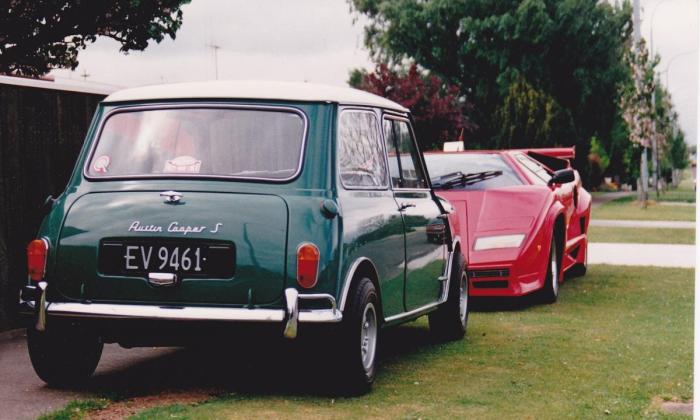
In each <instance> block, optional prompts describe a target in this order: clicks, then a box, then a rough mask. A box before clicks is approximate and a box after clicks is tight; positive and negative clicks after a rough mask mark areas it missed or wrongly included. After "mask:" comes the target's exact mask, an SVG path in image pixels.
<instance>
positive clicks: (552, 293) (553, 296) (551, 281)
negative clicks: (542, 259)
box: [541, 236, 560, 303]
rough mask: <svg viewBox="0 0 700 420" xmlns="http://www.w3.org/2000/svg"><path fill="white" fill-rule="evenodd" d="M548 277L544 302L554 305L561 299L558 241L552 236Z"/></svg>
mask: <svg viewBox="0 0 700 420" xmlns="http://www.w3.org/2000/svg"><path fill="white" fill-rule="evenodd" d="M547 261H548V262H547V275H546V276H545V280H544V287H543V288H542V292H541V294H542V300H543V301H544V302H545V303H554V302H556V301H557V298H558V297H559V272H560V270H559V257H558V253H557V241H556V239H555V238H554V236H552V243H551V245H550V247H549V259H548V260H547Z"/></svg>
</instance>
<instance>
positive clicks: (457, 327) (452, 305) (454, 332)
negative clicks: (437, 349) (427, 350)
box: [428, 252, 469, 341]
mask: <svg viewBox="0 0 700 420" xmlns="http://www.w3.org/2000/svg"><path fill="white" fill-rule="evenodd" d="M449 287H450V290H449V292H448V295H447V301H445V303H443V304H442V305H440V307H438V309H437V310H436V311H435V312H432V313H430V314H428V323H429V325H430V332H431V333H432V334H433V336H434V337H435V338H437V339H438V340H440V341H451V340H459V339H461V338H463V337H464V335H465V334H466V332H467V323H468V321H469V279H468V278H467V271H466V267H465V265H464V257H463V256H462V253H461V252H460V253H459V254H458V255H457V256H456V257H455V260H454V261H453V263H452V272H451V273H450V285H449Z"/></svg>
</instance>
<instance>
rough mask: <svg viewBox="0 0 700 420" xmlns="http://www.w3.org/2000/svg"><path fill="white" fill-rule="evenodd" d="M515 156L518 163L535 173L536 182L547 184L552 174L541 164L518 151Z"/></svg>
mask: <svg viewBox="0 0 700 420" xmlns="http://www.w3.org/2000/svg"><path fill="white" fill-rule="evenodd" d="M515 158H516V159H517V160H518V163H520V166H522V167H523V168H525V169H526V170H527V171H529V172H531V173H532V174H534V175H535V181H537V183H538V184H542V185H547V183H548V182H549V180H550V179H552V176H551V175H550V174H549V172H547V170H546V169H544V168H543V167H542V165H540V164H539V163H537V162H535V161H534V160H532V159H530V158H529V157H527V156H525V155H523V154H520V153H518V154H517V155H516V156H515ZM540 181H541V182H540Z"/></svg>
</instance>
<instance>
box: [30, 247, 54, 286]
mask: <svg viewBox="0 0 700 420" xmlns="http://www.w3.org/2000/svg"><path fill="white" fill-rule="evenodd" d="M48 253H49V242H48V241H47V240H46V239H34V240H33V241H31V242H30V243H29V245H28V246H27V271H28V273H29V278H30V279H32V280H34V281H41V280H43V278H44V274H46V256H47V255H48Z"/></svg>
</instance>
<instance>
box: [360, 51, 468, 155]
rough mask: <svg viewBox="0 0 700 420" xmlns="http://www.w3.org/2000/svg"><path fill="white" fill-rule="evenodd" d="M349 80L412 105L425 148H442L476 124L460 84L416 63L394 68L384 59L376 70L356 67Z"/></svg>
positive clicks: (419, 136)
mask: <svg viewBox="0 0 700 420" xmlns="http://www.w3.org/2000/svg"><path fill="white" fill-rule="evenodd" d="M348 84H349V85H350V86H352V87H354V88H357V89H362V90H365V91H368V92H371V93H374V94H375V95H379V96H383V97H385V98H388V99H391V100H392V101H394V102H397V103H399V104H401V105H403V106H405V107H406V108H409V109H410V110H411V111H412V112H411V113H412V115H413V122H414V124H413V129H414V130H415V131H416V137H417V138H418V141H419V142H420V145H421V148H422V149H424V150H426V149H427V150H430V149H440V148H442V144H443V142H445V141H456V140H458V139H459V138H460V137H461V136H462V134H463V133H464V132H465V131H466V132H471V131H473V130H474V129H475V128H476V127H475V126H474V125H473V124H472V123H471V122H470V121H469V119H468V118H467V117H466V116H465V109H466V108H467V104H465V103H464V101H463V98H462V97H461V96H460V94H459V88H457V87H456V86H453V85H448V84H446V83H444V82H443V81H442V80H441V79H440V78H439V77H437V76H433V75H430V74H427V73H425V72H421V71H419V69H418V66H417V65H415V64H412V65H410V66H408V68H402V67H401V66H396V67H395V68H390V67H389V66H388V65H387V64H385V63H382V64H379V65H377V67H376V68H375V70H374V71H373V72H367V71H365V70H359V69H355V70H352V71H351V72H350V79H349V80H348Z"/></svg>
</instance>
